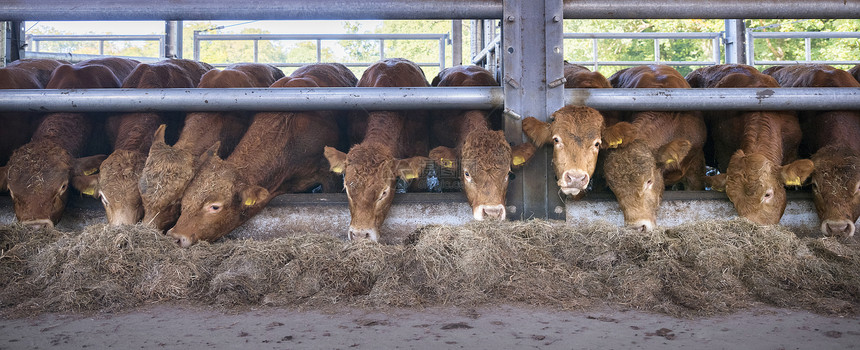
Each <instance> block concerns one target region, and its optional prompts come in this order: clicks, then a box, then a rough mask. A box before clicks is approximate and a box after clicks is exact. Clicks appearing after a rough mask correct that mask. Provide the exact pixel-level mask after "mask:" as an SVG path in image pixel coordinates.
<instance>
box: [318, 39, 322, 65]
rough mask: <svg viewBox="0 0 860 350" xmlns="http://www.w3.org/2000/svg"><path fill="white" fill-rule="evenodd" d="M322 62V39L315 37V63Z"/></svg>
mask: <svg viewBox="0 0 860 350" xmlns="http://www.w3.org/2000/svg"><path fill="white" fill-rule="evenodd" d="M320 62H322V40H320V39H317V63H320Z"/></svg>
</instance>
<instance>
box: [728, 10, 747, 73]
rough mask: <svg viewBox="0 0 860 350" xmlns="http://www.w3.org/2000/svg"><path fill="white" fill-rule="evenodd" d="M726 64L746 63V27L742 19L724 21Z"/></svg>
mask: <svg viewBox="0 0 860 350" xmlns="http://www.w3.org/2000/svg"><path fill="white" fill-rule="evenodd" d="M725 22H726V38H725V43H726V64H739V63H740V64H743V63H748V62H747V57H746V56H747V45H748V43H747V37H746V32H747V30H746V25H745V24H744V20H743V19H727V20H726V21H725Z"/></svg>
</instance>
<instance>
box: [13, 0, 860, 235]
mask: <svg viewBox="0 0 860 350" xmlns="http://www.w3.org/2000/svg"><path fill="white" fill-rule="evenodd" d="M4 7H5V8H4V13H3V14H0V17H2V18H0V20H11V21H23V20H60V19H66V20H68V19H70V18H73V19H78V20H129V19H133V20H145V19H146V20H173V19H176V18H183V19H186V20H193V19H209V20H218V19H232V20H236V19H258V20H264V19H440V18H443V19H467V18H496V19H501V23H502V37H501V40H500V42H499V44H500V45H499V47H500V49H501V50H500V55H501V56H502V62H503V63H502V65H503V67H502V70H503V73H502V79H501V80H502V86H501V87H500V88H497V89H496V90H487V91H485V92H484V93H483V95H484V96H476V97H475V98H476V99H479V100H481V99H483V100H484V101H483V102H481V103H489V104H492V105H498V102H497V101H489V102H488V101H487V98H488V95H491V94H493V93H495V94H498V92H499V91H500V92H501V95H502V96H503V100H504V108H505V109H506V110H507V111H509V113H507V115H508V116H511V117H510V118H506V123H505V124H506V125H505V134H506V137H507V138H508V140H510V141H512V142H514V143H520V142H523V141H524V138H523V135H522V130H521V123H520V120H519V119H518V118H516V116H534V117H536V118H538V119H540V120H544V121H546V120H547V119H548V117H549V115H550V114H551V113H552V112H553V111H555V110H557V109H558V108H560V107H562V106H563V105H564V104H565V103H566V102H573V103H585V104H589V105H591V106H593V107H597V108H603V107H601V106H605V105H600V104H598V103H596V102H595V101H597V100H595V99H597V98H598V97H599V96H600V94H602V93H604V92H602V91H597V90H588V89H584V90H573V91H565V90H564V89H563V88H562V86H563V85H562V84H558V82H559V81H560V79H561V78H562V60H563V50H562V45H563V33H562V19H563V18H595V19H610V18H611V19H617V18H631V19H635V18H860V4H857V3H853V2H850V3H849V2H844V1H841V0H825V1H816V2H808V1H796V0H789V1H785V0H780V1H776V0H771V1H737V2H731V3H725V2H723V1H711V0H690V1H685V2H684V3H683V4H682V5H679V4H678V3H677V1H668V0H657V1H648V2H643V1H641V0H640V1H632V0H619V1H613V2H606V1H598V0H585V1H565V2H563V1H561V0H545V1H528V0H511V1H488V0H483V1H469V0H465V1H459V0H444V1H439V0H437V1H426V0H406V1H395V0H383V1H369V0H352V1H335V0H321V1H317V2H315V3H314V4H313V5H312V6H309V5H307V3H306V2H299V1H266V2H262V1H252V2H243V3H242V4H236V3H235V2H228V1H224V0H214V1H213V0H208V1H206V2H205V6H204V5H203V4H202V2H200V0H180V1H174V2H171V4H170V6H164V7H157V8H151V7H149V6H146V4H138V3H130V4H122V6H117V5H116V3H115V2H110V1H106V0H88V1H87V2H83V1H80V0H71V1H69V0H45V1H40V2H38V4H36V3H35V2H32V3H30V2H19V3H15V4H11V5H4ZM453 89H455V88H448V89H437V90H432V89H426V90H415V91H412V92H414V94H411V95H410V94H406V95H405V97H404V98H410V96H411V98H415V99H418V100H422V99H423V101H424V102H421V103H422V104H424V103H426V104H431V103H441V102H450V100H448V99H449V98H450V97H453V96H454V95H456V94H455V91H456V90H453ZM783 90H784V89H765V90H759V91H752V90H750V91H740V90H738V91H736V93H738V94H739V95H740V94H743V95H745V97H744V98H746V99H748V100H749V101H753V102H752V105H753V106H754V107H756V108H762V106H764V105H767V104H770V103H773V102H776V101H778V100H780V99H781V98H782V97H780V96H783V94H788V93H792V92H789V91H783ZM358 91H359V90H357V89H356V90H355V92H358ZM433 91H436V92H433ZM460 91H467V90H460ZM476 91H479V92H480V90H477V89H476ZM494 91H495V92H494ZM822 91H824V90H819V89H816V90H815V91H812V92H808V91H807V93H810V94H809V95H803V96H795V97H791V98H784V99H783V100H782V103H789V102H790V103H791V104H783V105H782V106H781V108H787V109H803V108H810V107H811V108H816V107H814V105H815V104H817V101H818V100H820V99H821V98H822V96H826V95H830V94H831V93H834V94H838V95H839V96H838V98H837V99H844V100H849V102H848V105H849V106H853V107H851V108H857V107H858V106H860V104H858V103H857V97H856V94H857V92H856V91H854V89H844V90H843V89H837V90H833V91H827V92H826V94H825V93H822ZM41 92H43V93H46V94H54V93H62V92H59V91H41ZM92 92H94V91H92ZM308 92H310V91H308ZM10 93H19V94H24V93H31V92H27V91H15V92H5V93H4V94H10ZM77 93H81V94H87V93H91V91H78V92H77ZM151 93H153V94H161V95H160V97H159V98H161V97H168V96H169V98H167V99H168V100H169V99H173V98H174V97H179V96H181V95H185V94H188V93H189V90H186V89H175V90H169V91H151ZM219 93H220V92H219ZM230 93H233V92H230ZM237 93H238V92H237ZM278 93H280V92H278ZM606 93H608V94H609V95H605V96H604V97H605V98H606V100H605V101H608V102H606V103H607V105H611V106H613V107H612V108H613V109H619V108H622V106H624V105H632V103H630V102H627V101H626V100H625V99H626V98H629V96H630V93H631V92H630V91H624V92H623V93H622V92H606ZM616 93H617V95H612V94H616ZM634 93H637V92H635V91H634ZM645 93H648V92H645ZM651 93H653V94H656V97H653V98H654V99H662V100H664V102H663V103H665V106H666V109H674V110H683V109H695V108H693V106H694V105H686V104H684V103H688V102H689V101H691V100H706V99H707V97H708V96H714V95H715V94H720V93H731V92H730V91H727V90H722V91H717V90H707V89H701V90H696V91H692V90H691V91H689V92H682V91H662V92H659V91H656V92H651ZM431 94H439V95H442V96H436V97H433V96H431ZM684 94H687V95H686V96H687V97H685V98H687V100H686V102H681V101H682V99H680V98H681V96H682V95H684ZM753 94H754V95H753ZM445 95H447V96H445ZM6 96H7V97H8V96H9V95H6ZM284 96H286V95H284ZM625 96H626V97H625ZM752 96H755V97H752ZM7 97H4V98H7ZM52 97H55V96H52ZM78 97H83V96H78ZM32 98H33V99H32V100H31V103H32V105H47V104H49V103H50V102H49V100H50V97H48V96H39V97H32ZM141 98H143V97H141ZM198 98H199V96H198ZM493 98H496V97H493ZM649 98H650V97H649ZM391 99H392V100H395V99H399V97H391ZM79 101H82V100H79ZM115 101H117V104H118V103H119V99H118V100H115ZM641 101H642V100H639V101H638V102H637V106H641V105H639V104H638V103H640V102H641ZM814 101H815V102H816V103H813V102H814ZM66 102H71V101H66ZM111 102H113V101H111ZM139 102H140V101H139ZM210 102H211V100H210ZM222 102H223V101H222ZM472 102H474V101H471V102H469V103H472ZM696 102H698V101H696ZM197 103H198V104H199V103H201V102H197ZM330 103H331V101H328V102H327V101H326V97H324V96H319V95H317V96H316V97H314V100H312V101H311V102H309V105H310V104H313V105H315V106H317V107H319V108H324V107H325V106H327V105H329V104H330ZM457 103H463V104H464V105H465V104H466V103H465V102H456V101H454V103H449V106H450V107H452V108H454V107H456V106H457ZM807 103H808V104H807ZM3 104H5V102H4V103H3ZM225 104H229V103H226V102H225ZM394 104H396V103H394ZM32 105H31V106H32ZM80 105H83V104H79V106H80ZM380 105H384V103H382V104H380ZM401 105H403V104H401ZM409 106H411V107H415V106H418V105H417V104H409ZM434 107H438V105H434ZM698 107H702V106H701V105H698ZM732 107H733V108H734V109H736V108H737V105H736V104H732ZM225 108H227V107H225ZM308 108H310V107H308ZM640 108H641V107H640ZM774 108H777V109H779V108H780V107H774ZM549 152H550V151H549V150H544V151H542V152H538V154H536V155H535V157H534V158H533V159H532V160H531V162H530V163H529V164H528V165H527V166H526V167H525V169H523V170H520V171H517V172H516V173H515V175H516V176H515V178H514V179H513V180H512V181H511V186H510V188H509V192H508V193H509V194H508V201H509V203H508V204H509V212H510V213H511V217H512V218H519V219H523V218H532V217H537V218H555V219H563V218H565V217H566V218H567V220H568V221H572V222H574V221H577V220H580V219H582V218H593V217H603V218H606V219H608V220H610V221H612V222H615V223H619V224H620V223H621V220H620V216H621V212H620V210H618V207H617V204H614V203H615V202H614V201H611V197H606V198H602V197H601V196H594V197H596V198H595V199H594V200H588V201H581V202H570V203H567V204H566V203H564V202H563V200H562V199H561V198H560V197H559V196H558V189H557V187H556V185H555V182H554V181H552V180H551V178H552V175H551V174H553V172H552V168H551V167H552V164H551V156H550V153H549ZM691 196H692V197H691ZM675 198H680V199H679V200H677V201H676V200H674V199H675ZM792 198H794V199H796V200H792V201H790V203H789V208H788V209H787V215H786V218H784V219H783V223H784V224H788V225H790V226H797V227H806V228H807V229H808V228H810V227H814V228H817V225H818V224H817V218H816V217H815V214H814V210H813V209H812V206H811V201H809V198H808V195H806V194H803V193H801V194H797V195H792ZM458 199H459V200H458ZM664 201H665V202H664V205H663V208H662V209H661V212H660V214H658V225H663V224H672V223H673V221H672V220H671V217H674V218H679V217H680V218H709V217H730V216H733V215H734V212H733V209H732V208H731V204H730V203H729V202H728V201H727V200H726V199H725V196H724V195H722V194H719V193H672V192H669V193H667V195H666V196H665V197H664ZM422 203H423V206H422V205H421V204H422ZM308 204H315V205H321V206H323V207H328V206H334V207H335V208H336V209H335V210H333V211H332V212H331V215H334V217H333V219H330V216H328V215H326V213H328V212H316V211H315V212H314V213H311V214H310V217H309V219H310V220H314V219H315V218H316V220H314V221H312V222H316V223H319V222H320V220H319V216H320V214H322V215H323V216H325V219H324V220H322V221H332V222H333V221H338V220H341V219H340V218H343V217H344V216H345V217H347V218H348V211H347V209H346V208H347V206H346V200H345V196H344V195H342V194H334V195H316V194H314V195H290V196H285V197H284V198H279V199H278V200H276V201H275V203H274V205H273V206H272V208H269V209H267V210H266V211H265V212H264V213H263V214H261V216H260V217H259V218H257V219H255V220H252V222H249V224H247V225H245V228H243V229H240V230H238V231H237V232H239V233H234V235H236V234H238V235H242V234H243V233H241V232H242V230H251V231H253V228H255V227H264V226H266V225H267V224H273V223H276V222H282V220H288V221H289V220H298V219H299V218H298V216H296V217H293V216H291V215H289V214H287V215H285V217H280V216H281V215H275V214H272V213H274V212H276V211H277V212H281V213H294V212H302V211H307V207H306V206H307V205H308ZM682 207H683V208H682ZM438 208H445V213H441V214H440V213H438V212H435V211H433V210H434V209H438ZM7 212H8V211H4V215H7ZM810 216H811V217H810ZM446 217H447V218H449V219H450V220H447V219H445V218H446ZM798 217H799V218H801V221H802V223H801V224H799V225H794V224H792V222H787V221H786V219H788V220H789V221H791V220H794V219H795V218H798ZM273 218H274V219H277V220H272V219H273ZM404 218H409V219H412V220H413V221H410V222H409V224H407V225H406V226H411V227H413V228H414V225H419V224H423V223H434V222H442V221H444V222H448V223H461V222H465V221H468V220H470V219H471V216H470V215H469V210H468V208H467V206H466V204H465V203H464V201H463V200H462V197H461V196H460V195H459V194H406V195H398V196H397V199H396V200H395V207H394V208H393V209H392V213H391V217H389V219H388V221H387V222H388V223H394V222H398V220H400V219H404ZM4 220H5V219H4ZM267 220H269V221H267ZM446 220H447V221H446ZM338 222H340V221H338ZM336 226H338V227H337V228H336V229H335V231H334V233H335V234H343V232H344V231H345V226H346V223H345V222H344V223H342V224H340V223H338V224H337V225H336ZM389 229H391V230H395V231H396V229H392V228H389ZM384 230H385V228H384ZM408 231H409V229H408V230H407V232H408ZM400 233H401V234H402V232H400ZM389 237H391V238H389V239H391V240H394V241H396V240H398V235H390V236H389ZM400 238H402V236H400Z"/></svg>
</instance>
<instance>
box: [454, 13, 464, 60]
mask: <svg viewBox="0 0 860 350" xmlns="http://www.w3.org/2000/svg"><path fill="white" fill-rule="evenodd" d="M451 37H452V38H451V65H452V66H458V65H461V64H463V20H462V19H455V20H453V21H451Z"/></svg>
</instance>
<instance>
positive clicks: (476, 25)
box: [469, 19, 487, 65]
mask: <svg viewBox="0 0 860 350" xmlns="http://www.w3.org/2000/svg"><path fill="white" fill-rule="evenodd" d="M470 26H471V28H469V35H470V37H471V39H472V40H470V42H469V48H470V49H471V51H470V52H469V57H470V58H471V59H470V61H471V60H474V59H475V56H478V53H479V52H481V50H483V49H484V46H486V45H487V44H486V43H485V42H484V20H482V19H473V20H472V21H471V23H470ZM485 65H486V64H485Z"/></svg>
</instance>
